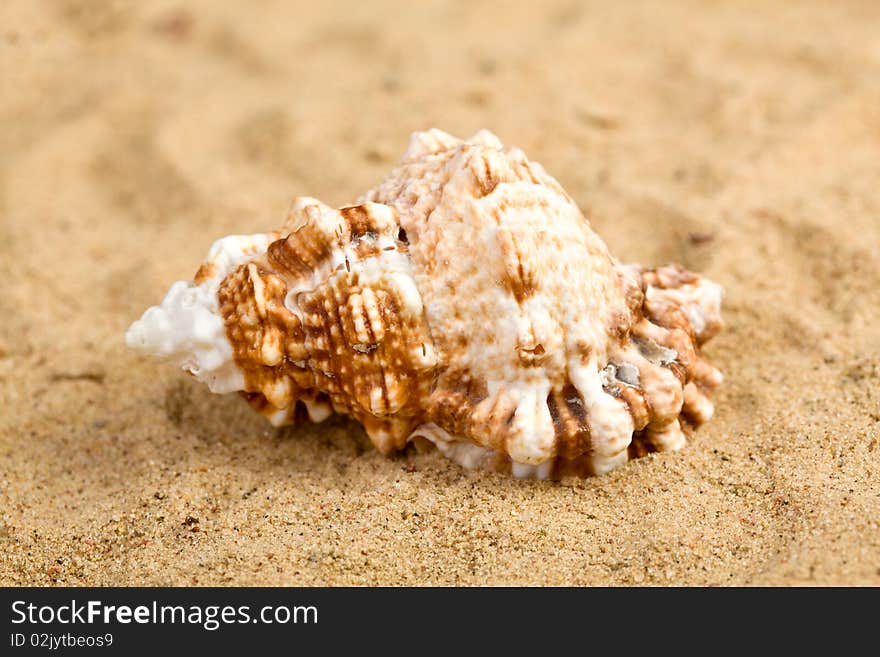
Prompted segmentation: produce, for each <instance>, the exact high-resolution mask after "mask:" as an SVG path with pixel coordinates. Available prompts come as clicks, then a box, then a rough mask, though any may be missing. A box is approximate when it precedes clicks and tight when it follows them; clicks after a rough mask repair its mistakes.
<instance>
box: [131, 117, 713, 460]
mask: <svg viewBox="0 0 880 657" xmlns="http://www.w3.org/2000/svg"><path fill="white" fill-rule="evenodd" d="M236 240H238V241H236ZM217 244H218V245H225V246H220V247H218V246H217V245H215V247H214V248H213V249H212V252H211V254H209V258H208V260H207V261H206V262H205V263H204V264H203V265H202V267H201V269H200V270H199V273H198V275H197V277H196V282H195V283H191V284H187V283H176V284H175V286H173V287H172V290H171V292H169V295H168V297H166V300H165V301H164V302H163V304H162V306H160V307H158V308H153V309H150V310H148V311H147V313H145V315H144V317H143V318H142V319H141V320H140V321H139V322H135V324H133V325H132V328H131V329H130V330H129V333H128V335H127V339H128V342H129V344H130V345H132V346H135V347H139V348H140V349H142V350H143V351H147V352H150V353H157V354H160V355H166V356H177V357H181V356H182V357H183V361H184V367H185V369H188V370H189V371H190V372H192V373H193V374H194V375H196V376H197V377H199V378H201V379H202V380H205V381H206V382H208V383H209V385H211V386H212V389H213V390H216V391H227V390H230V389H240V390H241V391H242V393H243V395H244V396H245V397H246V398H247V399H248V401H249V402H250V403H251V405H252V406H254V407H255V408H256V409H257V410H259V411H260V412H261V413H263V414H265V415H266V416H267V417H268V418H269V419H270V420H271V421H272V422H273V423H275V424H287V423H291V422H294V421H296V420H297V419H298V418H300V417H303V416H306V415H307V416H308V417H309V418H310V419H311V420H313V421H319V420H322V419H324V418H325V417H327V416H328V415H329V414H330V412H331V411H336V412H339V413H344V414H347V415H349V416H351V417H354V418H356V419H357V420H359V421H360V422H362V423H363V424H364V427H365V428H366V430H367V432H368V434H369V436H370V438H371V439H372V441H373V442H374V443H375V445H376V446H377V448H379V449H380V450H381V451H383V452H385V453H388V452H391V451H394V450H396V449H400V448H402V447H404V446H405V445H406V443H407V442H408V441H410V440H412V439H414V438H416V437H421V438H424V439H426V440H428V441H430V442H432V443H433V444H435V445H436V446H437V447H438V449H440V451H441V452H442V453H444V454H445V455H446V456H448V457H450V458H452V459H453V460H455V461H456V462H458V463H461V464H462V465H465V466H467V467H487V468H492V469H498V470H505V471H510V472H512V473H513V474H514V475H517V476H537V477H548V476H558V475H562V474H567V473H573V474H579V475H584V474H593V473H602V472H606V471H608V470H610V469H612V468H614V467H616V466H618V465H620V464H621V463H623V462H625V461H626V460H627V459H628V458H632V457H635V456H640V455H642V454H645V453H647V452H650V451H655V450H670V449H678V448H680V447H681V446H682V445H683V444H684V442H685V434H684V429H686V428H687V427H692V426H697V425H699V424H701V423H702V422H705V421H706V420H708V419H709V417H711V414H712V410H713V409H712V404H711V402H710V401H709V394H710V393H711V391H712V390H713V389H714V388H715V387H716V386H717V385H718V384H719V383H720V381H721V375H720V373H719V372H718V371H717V370H715V369H714V368H713V367H712V366H711V365H709V364H708V363H707V362H706V361H705V360H704V359H703V358H702V356H701V354H700V347H701V345H702V344H703V343H704V342H705V341H706V340H708V339H709V338H711V337H712V336H713V335H714V334H716V333H717V332H718V331H719V330H720V328H721V319H720V301H721V290H720V287H719V286H717V285H716V284H714V283H711V282H709V281H707V280H706V279H703V278H701V277H699V276H697V275H696V274H693V273H691V272H688V271H686V270H684V269H682V268H681V267H678V266H667V267H662V268H659V269H656V270H645V269H642V268H640V267H637V266H624V265H621V264H620V263H618V262H617V260H616V259H615V258H614V257H613V256H611V254H610V253H609V252H608V250H607V247H606V246H605V244H604V243H603V242H602V240H601V239H600V238H599V237H598V236H597V235H596V234H595V233H594V232H593V231H592V230H591V228H590V226H589V223H588V222H587V220H586V219H585V218H584V217H583V215H582V214H581V213H580V211H579V210H578V208H577V206H576V205H575V203H574V202H573V201H572V200H571V198H570V197H569V196H568V195H567V194H566V193H565V192H564V190H563V189H562V188H561V187H560V186H559V184H558V183H557V182H556V181H555V180H554V179H553V178H551V177H550V176H549V175H547V173H546V172H545V171H544V170H543V168H542V167H541V166H540V165H538V164H536V163H533V162H530V161H529V160H528V159H527V158H526V157H525V155H524V154H523V153H522V151H520V150H518V149H516V148H509V147H508V148H505V147H504V146H502V144H501V143H500V142H499V141H498V139H497V138H496V137H495V136H494V135H492V134H491V133H488V132H486V131H482V132H480V133H477V134H476V135H474V136H473V137H472V138H471V139H469V140H465V141H461V140H458V139H456V138H454V137H452V136H450V135H447V134H446V133H443V132H441V131H438V130H431V131H428V132H424V133H416V134H415V135H413V138H412V140H411V142H410V146H409V148H408V150H407V153H406V154H405V156H404V158H403V160H402V162H401V164H400V166H399V167H398V168H396V169H395V170H394V171H392V172H391V174H390V175H389V176H388V177H387V178H386V180H385V181H384V182H383V183H381V184H380V185H379V186H378V187H376V188H375V189H373V190H371V191H369V192H367V194H365V195H364V197H363V198H362V199H361V200H360V201H359V202H358V204H356V205H353V206H348V207H343V208H341V209H338V210H337V209H333V208H330V207H328V206H326V205H324V204H322V203H320V202H319V201H316V200H314V199H309V198H301V199H298V200H297V201H296V202H295V204H294V206H293V209H292V211H291V214H290V217H289V218H288V221H287V223H286V224H285V226H284V227H283V228H282V230H280V231H278V232H277V233H273V234H270V235H266V236H252V237H249V238H226V239H225V241H224V240H221V241H220V242H218V243H217ZM230 253H232V254H233V255H232V256H230V255H229V254H230ZM172 293H173V294H172ZM187 295H188V297H187V298H188V299H189V300H188V301H187V302H186V303H182V302H180V301H178V300H177V299H178V298H179V297H181V296H187ZM189 297H192V299H190V298H189ZM193 299H195V301H193ZM193 308H196V309H198V310H197V312H196V311H194V310H193ZM193 320H195V321H193ZM221 325H222V326H223V328H224V331H223V332H222V335H221V332H220V331H219V328H218V327H219V326H221ZM218 373H222V376H221V375H220V374H218Z"/></svg>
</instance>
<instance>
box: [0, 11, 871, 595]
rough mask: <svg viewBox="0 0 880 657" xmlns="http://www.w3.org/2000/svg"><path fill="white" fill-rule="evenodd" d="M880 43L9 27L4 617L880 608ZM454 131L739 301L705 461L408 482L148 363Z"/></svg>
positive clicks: (217, 17)
mask: <svg viewBox="0 0 880 657" xmlns="http://www.w3.org/2000/svg"><path fill="white" fill-rule="evenodd" d="M795 5H796V6H795ZM878 35H880V4H878V3H875V2H870V1H866V2H862V3H856V2H846V3H835V2H827V3H812V2H805V3H801V2H799V3H784V2H768V3H752V2H729V3H720V2H711V3H706V2H697V1H694V2H676V3H670V2H631V3H610V2H593V3H578V2H571V1H570V0H566V1H565V2H545V3H540V4H539V3H521V4H501V3H493V2H473V1H471V2H460V3H452V2H419V3H405V2H400V3H385V2H352V3H350V4H335V3H314V2H312V3H307V2H302V3H289V2H268V1H265V0H258V1H254V2H241V3H220V2H210V1H205V2H190V3H182V2H179V1H175V2H164V1H160V2H149V3H134V2H132V3H111V2H97V1H89V0H63V1H58V2H53V1H49V2H39V3H38V2H27V1H23V2H4V3H3V4H2V7H0V81H2V84H0V122H2V130H0V278H2V281H3V285H2V293H0V317H2V319H0V583H2V584H7V585H9V584H12V585H24V584H32V585H51V584H73V585H80V584H96V585H113V584H116V585H119V584H136V585H143V584H157V585H162V584H177V585H208V584H263V585H274V584H287V585H291V584H443V585H446V584H574V585H584V584H591V585H596V584H614V585H617V584H693V585H703V584H712V585H728V584H735V585H765V584H770V585H795V584H874V585H878V584H880V524H878V523H880V448H878V440H880V265H878V262H880V38H878ZM431 126H435V127H439V128H442V129H444V130H447V131H449V132H451V133H453V134H456V135H459V136H467V135H470V134H472V133H473V132H475V131H476V130H477V129H479V128H482V127H488V128H490V129H492V130H493V131H495V132H496V133H497V134H498V135H499V136H500V137H501V138H502V140H504V141H506V142H508V143H513V144H516V145H519V146H521V147H522V148H523V149H524V150H525V151H526V153H528V154H529V156H530V157H531V158H532V159H535V160H537V161H539V162H541V163H542V164H544V166H545V167H546V168H547V170H548V171H549V172H550V173H551V174H553V175H555V176H556V177H557V178H558V179H559V180H560V181H561V182H562V184H563V185H564V186H565V187H566V189H567V190H568V191H569V192H570V193H571V194H572V196H574V198H575V199H576V200H577V201H578V203H579V204H580V205H581V207H582V208H583V209H584V211H585V212H586V213H587V214H588V216H589V217H590V219H591V221H592V222H593V225H594V227H595V228H596V229H597V231H598V232H599V233H600V234H601V235H602V236H603V237H604V238H605V240H606V241H607V242H608V243H609V245H610V247H611V249H612V251H613V252H614V253H615V254H616V255H618V256H619V257H620V258H621V259H623V260H625V261H640V262H642V263H645V264H660V263H664V262H667V261H670V260H676V261H680V262H682V263H683V264H684V265H686V266H688V267H690V268H693V269H696V270H698V271H702V272H704V273H706V274H707V275H708V276H709V277H710V278H712V279H714V280H716V281H718V282H720V283H722V284H723V285H724V286H725V288H726V291H727V296H726V299H725V307H724V315H725V318H726V322H727V329H726V331H725V332H724V333H723V334H722V335H721V336H720V337H718V338H716V339H715V340H714V341H713V342H712V343H710V345H709V346H708V350H707V351H708V354H709V355H710V357H711V358H712V359H713V361H714V363H715V364H716V365H718V366H719V367H720V368H721V370H722V371H723V372H724V373H725V375H726V377H727V380H726V383H725V384H724V386H723V387H722V388H721V390H720V392H719V394H718V396H717V415H716V418H715V419H714V420H713V421H712V422H710V423H709V424H708V425H706V426H704V427H703V428H702V429H701V430H700V431H699V432H698V433H697V435H696V436H695V439H694V440H692V441H691V442H690V444H689V445H688V446H687V447H686V449H685V450H684V451H682V452H679V453H674V454H662V455H653V456H649V457H647V458H644V459H641V460H639V461H636V462H633V463H631V464H629V465H628V466H627V467H624V468H622V469H620V470H618V471H615V472H614V473H612V474H610V475H608V476H605V477H601V478H594V479H589V480H584V481H580V480H567V481H563V482H561V483H542V482H534V481H515V480H512V479H509V478H506V477H502V476H499V475H494V474H485V473H479V472H469V471H465V470H462V469H461V468H459V467H457V466H456V465H454V464H451V463H448V462H447V461H445V460H444V459H443V458H442V457H440V456H439V455H437V454H433V453H425V454H421V453H416V452H413V453H406V454H403V455H401V456H400V457H398V458H395V459H386V458H383V457H381V456H379V455H378V454H377V453H376V452H374V451H373V450H372V449H371V448H369V447H368V443H367V441H366V439H365V437H364V435H363V433H362V432H361V430H360V429H359V428H358V427H357V426H356V425H353V424H350V423H347V422H345V421H342V420H332V421H330V422H329V423H327V424H326V425H319V426H308V427H303V428H299V429H293V430H291V429H287V430H274V429H271V428H270V427H269V426H268V425H267V424H266V423H265V422H264V421H263V420H262V419H261V418H260V417H257V416H256V415H254V414H252V413H251V411H250V410H249V409H248V408H247V407H246V405H245V404H244V403H243V402H242V401H240V400H239V399H237V398H236V397H234V396H232V397H226V398H221V397H215V396H212V395H211V394H209V393H208V392H207V390H206V389H205V388H203V387H201V386H200V385H198V384H196V383H194V382H192V381H190V380H188V379H187V378H186V377H185V376H183V375H182V374H181V373H179V372H178V371H176V370H175V369H174V368H172V367H169V366H167V365H166V366H163V365H162V364H160V363H156V362H152V361H148V360H145V359H144V360H142V359H140V358H138V357H137V356H136V355H134V354H132V353H130V352H129V351H127V350H126V349H125V347H124V344H123V340H122V336H123V332H124V330H125V329H126V327H127V326H128V324H129V323H130V322H131V321H132V320H133V319H135V318H137V317H138V316H139V315H140V313H141V312H142V311H143V310H144V309H145V308H146V307H147V306H148V305H152V304H154V303H157V302H158V301H159V300H160V299H161V298H162V296H163V295H164V293H165V291H166V289H167V288H168V286H169V285H170V283H171V282H172V281H174V280H177V279H181V278H190V277H191V276H192V275H193V274H194V271H195V269H196V267H197V266H198V264H199V262H200V261H201V259H202V257H203V256H204V254H205V253H206V251H207V248H208V246H209V245H210V244H211V242H212V241H213V239H214V238H216V237H219V236H222V235H225V234H228V233H233V232H237V233H249V232H257V231H262V230H267V229H270V228H273V227H275V226H277V225H280V223H281V222H282V221H283V219H284V217H285V215H286V213H287V209H288V206H289V204H290V201H291V199H292V198H293V197H295V196H297V195H312V196H317V197H318V198H320V199H322V200H324V201H325V202H327V203H330V204H333V205H337V204H343V203H346V202H349V201H352V200H354V199H355V198H356V197H357V196H358V195H359V194H360V193H361V192H363V191H364V190H366V189H367V188H368V187H370V186H371V185H373V184H375V183H376V182H377V181H379V180H380V179H381V177H382V176H383V175H384V174H385V173H386V172H387V171H388V170H389V169H390V168H391V167H392V165H393V164H394V162H395V161H396V159H397V158H398V157H399V156H400V154H401V153H402V152H403V150H404V148H405V146H406V143H407V139H408V136H409V133H410V132H411V131H413V130H418V129H424V128H427V127H431Z"/></svg>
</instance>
